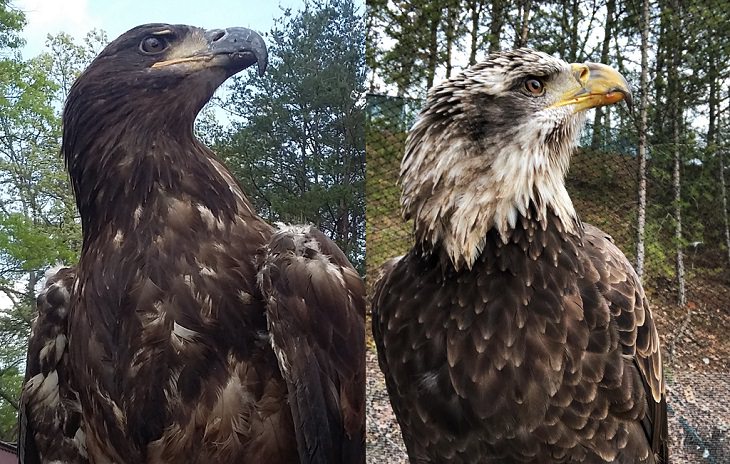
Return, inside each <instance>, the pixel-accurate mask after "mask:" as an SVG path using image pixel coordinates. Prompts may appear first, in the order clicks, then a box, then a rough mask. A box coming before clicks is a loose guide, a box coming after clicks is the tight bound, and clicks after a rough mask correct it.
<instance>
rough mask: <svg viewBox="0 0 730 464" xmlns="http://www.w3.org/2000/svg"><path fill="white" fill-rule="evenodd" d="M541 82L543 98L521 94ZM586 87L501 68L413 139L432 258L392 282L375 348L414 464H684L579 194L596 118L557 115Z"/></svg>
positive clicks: (456, 92) (628, 290) (613, 261)
mask: <svg viewBox="0 0 730 464" xmlns="http://www.w3.org/2000/svg"><path fill="white" fill-rule="evenodd" d="M531 76H538V77H541V78H544V79H545V81H546V82H547V84H546V86H547V89H548V91H547V92H546V94H545V99H544V100H539V99H531V100H530V97H529V96H527V99H526V98H525V97H526V96H525V95H523V94H520V93H519V92H520V88H519V84H520V82H523V80H524V79H525V78H528V77H531ZM571 79H574V77H573V74H572V73H571V72H570V66H569V65H568V64H567V63H564V62H562V61H560V60H557V59H555V58H552V57H548V56H547V55H544V54H539V53H536V52H532V51H529V50H518V51H513V52H506V53H501V54H497V55H493V56H491V57H490V58H489V59H488V61H487V62H486V63H484V64H481V65H477V66H475V67H473V68H472V69H470V70H467V71H465V72H464V73H463V74H462V75H459V76H456V77H454V78H452V79H451V80H449V81H446V82H445V83H443V84H440V85H439V86H437V87H436V88H434V89H432V90H431V92H430V93H429V99H428V102H427V104H426V107H425V109H424V110H423V112H422V115H421V119H420V120H419V121H418V122H417V123H416V124H415V126H414V129H413V130H412V132H411V133H410V134H409V140H408V142H407V149H406V157H405V158H404V162H403V165H402V170H401V183H402V184H403V187H404V194H403V201H404V211H405V214H406V216H407V217H410V218H413V219H414V223H415V224H414V227H415V231H416V242H417V243H416V246H415V247H414V248H413V249H412V250H411V251H410V252H409V253H408V254H406V255H405V256H403V257H401V258H396V259H394V260H391V261H390V262H388V263H386V265H385V266H384V270H383V276H382V277H381V279H380V280H379V281H378V283H377V284H376V288H375V294H374V297H373V332H374V336H375V340H376V343H377V346H378V356H379V362H380V366H381V369H382V370H383V372H384V374H385V377H386V383H387V386H388V392H389V395H390V398H391V403H392V404H393V408H394V411H395V413H396V416H397V417H398V421H399V423H400V425H401V429H402V432H403V437H404V440H405V442H406V446H407V448H408V454H409V457H410V460H411V462H413V463H419V464H424V463H453V464H457V463H463V464H467V463H469V464H479V463H485V464H486V463H501V464H510V463H535V464H537V463H540V464H543V463H575V464H577V463H583V464H605V463H617V464H639V463H644V464H657V463H666V462H668V456H667V441H666V440H667V430H666V404H665V395H664V385H663V379H662V368H661V356H660V351H659V339H658V336H657V332H656V328H655V326H654V322H653V320H652V317H651V312H650V310H649V307H648V303H647V301H646V298H645V295H644V292H643V290H642V288H641V283H640V281H639V279H638V277H637V276H636V274H635V272H634V271H633V268H632V267H631V265H630V263H629V262H628V261H627V260H626V258H625V256H624V255H623V254H622V253H621V251H620V250H619V249H618V248H617V247H616V246H615V245H614V244H613V242H612V241H611V239H610V237H608V236H607V235H606V234H604V233H603V232H601V231H600V230H598V229H597V228H595V227H593V226H591V225H583V224H582V223H581V222H580V220H579V219H578V217H577V215H576V214H575V212H574V210H573V206H572V204H571V203H570V199H569V197H568V196H567V192H566V193H565V194H562V192H563V191H564V190H565V187H564V183H563V177H564V175H565V170H566V169H567V164H568V160H569V157H570V151H571V149H572V146H573V143H574V137H575V136H576V135H577V132H578V129H579V128H580V125H581V123H582V117H581V116H580V114H578V115H576V114H573V113H572V112H569V111H566V110H565V108H566V107H560V108H559V110H555V109H553V108H552V106H553V105H554V104H555V101H556V100H557V99H558V98H559V93H560V92H559V91H560V89H562V88H565V87H566V86H570V85H575V82H572V84H571V83H570V82H571ZM575 79H577V77H575ZM550 83H552V86H551V84H550ZM550 91H552V92H553V93H554V94H553V95H550V94H549V92H550ZM475 102H478V103H479V104H476V103H475ZM567 108H569V107H567ZM518 141H522V142H518ZM454 147H459V149H458V150H456V149H455V148H454ZM510 166H511V167H510ZM454 168H456V169H458V173H454V172H453V171H452V170H453V169H454ZM516 173H517V174H516ZM521 176H522V177H521ZM551 189H553V190H551ZM556 189H557V191H556ZM434 211H436V212H437V213H434ZM465 215H466V217H465ZM463 221H466V223H465V224H464V223H463Z"/></svg>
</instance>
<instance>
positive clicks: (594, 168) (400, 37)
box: [366, 2, 730, 464]
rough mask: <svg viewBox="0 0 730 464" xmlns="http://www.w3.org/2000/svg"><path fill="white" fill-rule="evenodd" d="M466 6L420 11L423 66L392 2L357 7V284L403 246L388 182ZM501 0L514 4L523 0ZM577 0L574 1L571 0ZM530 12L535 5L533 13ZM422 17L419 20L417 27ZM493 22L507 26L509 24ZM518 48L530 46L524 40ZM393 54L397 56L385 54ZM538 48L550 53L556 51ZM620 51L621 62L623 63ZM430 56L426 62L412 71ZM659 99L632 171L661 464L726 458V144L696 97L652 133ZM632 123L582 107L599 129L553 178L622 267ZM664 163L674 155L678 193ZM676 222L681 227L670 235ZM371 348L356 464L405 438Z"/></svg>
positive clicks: (396, 447)
mask: <svg viewBox="0 0 730 464" xmlns="http://www.w3.org/2000/svg"><path fill="white" fill-rule="evenodd" d="M452 3H453V2H452ZM472 3H474V2H461V3H460V2H456V3H453V5H452V6H451V7H449V6H448V5H447V6H442V7H441V8H440V9H437V10H438V11H437V12H436V13H434V12H431V13H430V14H438V21H437V22H436V23H435V26H434V28H435V29H432V30H431V32H432V33H433V35H432V36H431V38H432V39H433V38H434V37H435V39H434V40H435V42H433V43H435V44H436V48H434V50H438V54H437V56H436V57H435V60H436V63H435V64H434V63H429V59H430V58H429V55H428V53H425V52H424V50H425V51H427V48H428V44H429V42H428V39H429V38H428V37H427V38H426V39H424V42H423V44H425V45H419V44H418V43H409V42H408V41H409V40H411V38H410V36H409V35H407V34H397V33H394V32H393V31H394V30H395V31H396V32H397V31H399V30H402V29H404V28H405V26H403V25H398V24H397V23H396V21H397V18H398V14H397V13H398V12H401V10H399V5H400V4H399V3H398V2H391V3H389V4H388V5H386V6H383V5H380V6H378V5H374V6H372V7H371V8H372V10H373V11H372V12H371V13H370V15H371V16H372V17H373V18H374V19H371V23H370V24H369V27H370V29H369V37H368V38H369V42H368V56H369V57H370V59H371V62H370V66H371V72H372V74H371V76H370V78H371V80H370V83H371V88H370V90H371V92H370V94H369V95H368V102H367V103H368V111H367V116H366V117H367V121H366V122H367V139H366V148H367V162H366V169H367V171H366V176H367V181H366V198H367V208H366V242H367V282H368V287H369V288H371V287H372V284H373V280H374V278H375V276H376V274H377V269H378V267H379V266H380V265H381V264H382V263H383V262H384V261H385V260H387V259H389V258H391V257H394V256H398V255H401V254H403V253H405V252H407V250H409V249H410V247H411V246H412V244H413V236H412V230H411V229H412V225H411V224H410V223H406V222H404V221H403V219H402V217H401V210H400V204H399V196H400V188H399V186H398V184H397V179H398V172H399V167H400V160H401V158H402V156H403V153H404V147H405V140H406V136H407V131H408V129H409V128H410V126H411V125H412V123H413V122H414V121H415V119H416V118H417V115H418V111H419V110H420V108H421V106H422V105H423V103H424V97H425V91H426V88H427V84H428V83H429V82H430V81H431V80H432V81H433V82H435V83H437V82H438V81H439V80H440V79H443V78H444V77H445V75H446V74H449V73H450V74H451V75H454V74H455V73H457V72H458V70H459V68H463V67H466V66H467V65H468V61H469V59H468V52H469V47H468V45H469V41H470V37H469V35H468V34H465V35H464V38H463V39H462V41H461V42H459V40H455V39H454V38H453V37H451V38H450V37H449V34H453V33H454V32H453V31H451V32H450V30H449V27H451V26H449V25H448V24H447V23H448V19H449V18H451V17H452V15H453V16H454V17H458V18H463V19H464V21H462V22H461V23H458V24H457V26H458V27H464V28H466V31H467V32H468V28H469V24H468V20H469V19H471V16H470V14H471V13H473V11H474V10H473V9H471V7H470V6H469V5H471V4H472ZM477 3H478V2H477ZM494 3H497V2H494ZM507 3H509V4H511V5H513V7H514V5H516V4H522V3H524V2H516V3H510V2H507ZM558 3H559V2H558ZM577 3H580V4H581V5H584V2H577ZM595 3H596V2H594V4H595ZM598 3H601V2H598ZM606 3H607V2H603V3H601V5H603V8H604V9H603V10H600V11H603V13H600V11H599V13H598V16H599V17H600V15H601V14H603V15H604V16H605V15H606V11H605V7H606ZM619 3H622V2H619ZM639 3H640V2H639ZM416 4H418V2H411V3H410V5H411V8H412V9H413V8H414V5H416ZM485 5H488V3H487V4H485ZM492 5H493V4H492ZM652 5H653V6H652V8H653V10H652V11H653V13H656V14H658V9H659V8H660V7H661V5H659V4H657V5H654V4H652ZM614 6H615V5H614ZM582 7H583V6H581V8H582ZM629 7H630V5H629ZM379 8H380V9H379ZM417 8H418V7H416V10H415V12H414V11H413V10H412V11H411V12H410V13H403V14H410V15H411V20H412V21H416V20H417V19H418V18H420V17H421V16H420V14H421V13H423V12H422V11H420V10H417ZM423 8H424V9H425V8H426V7H423ZM453 8H458V10H457V11H454V10H453ZM386 10H387V11H386ZM654 10H657V11H654ZM434 11H436V10H434ZM541 11H542V13H545V9H543V10H541ZM378 12H379V14H378ZM512 12H513V13H514V10H512ZM530 14H532V15H533V16H530V17H531V18H533V19H532V20H531V21H533V22H529V21H528V23H529V24H528V26H530V27H532V26H533V25H535V24H539V22H540V21H542V20H545V21H547V20H548V19H549V18H548V19H546V18H547V16H545V17H543V16H540V14H539V12H538V13H535V12H533V13H530ZM509 18H514V15H513V16H509ZM426 19H428V18H426ZM604 20H605V17H604ZM423 21H425V22H424V23H423V24H425V25H428V24H431V23H429V22H428V21H426V20H423ZM657 21H658V19H657ZM480 24H482V23H480ZM581 24H583V23H581ZM489 25H490V21H489V18H487V19H486V20H485V22H484V23H483V24H482V26H481V27H482V29H485V28H486V29H488V28H489ZM424 27H425V26H424ZM504 27H505V28H506V30H508V31H509V30H511V31H512V33H513V34H514V31H515V30H516V29H514V28H512V29H510V27H508V26H504ZM580 27H583V26H580ZM482 29H480V30H482ZM517 30H519V28H518V29H517ZM542 32H543V33H544V31H542ZM508 35H509V34H508ZM536 35H539V34H537V33H536ZM601 35H602V34H598V36H601ZM512 38H513V37H509V36H508V37H507V38H506V39H505V37H504V36H503V37H502V41H501V42H500V43H501V44H502V45H504V43H507V44H508V45H509V42H510V40H512ZM413 40H414V42H415V41H416V40H418V39H417V38H413ZM450 40H451V42H452V43H451V45H449V41H450ZM621 42H622V41H621V39H620V38H619V39H616V43H621ZM527 44H528V45H529V46H531V47H532V48H540V47H538V44H537V43H533V42H531V41H529V40H528V41H527ZM599 45H600V44H599ZM419 47H421V48H419ZM423 47H426V48H423ZM445 47H451V48H450V49H448V50H450V53H451V55H450V56H449V55H447V54H446V51H445V50H447V48H445ZM486 48H487V46H486V44H485V43H484V42H483V43H482V47H481V48H479V50H478V53H477V55H478V56H479V57H482V58H483V57H484V56H485V49H486ZM502 48H510V47H502ZM394 50H395V51H397V53H398V55H397V56H398V57H400V58H399V59H393V56H394V55H393V53H394ZM550 52H552V53H554V54H556V55H559V56H562V55H561V54H560V53H559V51H555V50H550ZM594 52H595V49H594ZM623 53H624V55H623V60H625V62H623V63H622V62H620V61H621V59H622V58H621V57H618V58H617V57H616V56H615V55H612V57H613V60H611V61H614V62H613V63H609V64H612V65H614V66H618V67H619V68H620V69H621V71H622V73H624V74H625V75H626V76H627V77H628V79H629V81H630V82H631V83H632V85H633V84H638V82H639V78H638V75H639V69H640V68H638V67H637V65H636V63H637V62H640V61H639V60H638V59H637V57H636V56H635V55H632V53H635V51H634V52H631V51H630V50H629V51H626V50H625V51H624V52H623ZM658 53H659V52H656V51H654V52H653V54H652V55H651V56H654V58H655V59H656V57H657V56H658ZM595 55H596V53H588V52H586V53H584V54H582V55H581V54H578V56H577V57H578V58H579V59H580V60H581V61H582V60H587V59H591V60H592V61H600V60H599V59H597V58H596V56H595ZM389 57H390V58H389ZM408 57H411V58H412V60H411V61H412V64H413V66H412V67H410V68H408V67H407V66H406V65H407V64H408V63H407V62H406V61H407V60H406V58H408ZM389 59H390V61H388V60H389ZM448 60H450V61H448ZM616 60H618V61H619V63H618V64H617V63H616ZM630 60H632V61H633V63H634V65H633V66H631V65H630V63H627V62H628V61H630ZM477 61H478V60H477ZM571 61H573V60H571ZM431 65H433V67H432V68H431V69H432V71H429V69H426V68H428V67H429V66H431ZM394 70H397V71H398V72H394ZM429 73H431V74H429ZM655 78H658V76H655ZM652 92H654V90H652ZM661 98H665V97H661V96H657V95H656V94H655V93H653V94H652V96H651V97H650V98H649V101H650V105H654V106H653V108H652V109H650V130H651V127H654V133H653V134H650V139H649V140H650V143H649V145H648V148H647V160H646V171H645V172H646V227H645V230H644V234H643V241H644V248H645V258H644V269H643V283H644V287H645V290H646V292H647V294H648V298H649V301H650V305H651V308H652V311H653V314H654V317H655V320H656V322H657V328H658V331H659V333H660V338H661V341H662V348H663V354H664V369H665V377H666V383H667V389H668V405H669V407H668V413H669V427H670V429H669V433H670V455H671V462H673V463H675V462H676V463H718V464H719V463H730V443H728V440H729V432H728V430H729V429H730V406H728V404H729V403H730V373H729V371H730V340H728V333H729V332H728V331H729V330H730V270H729V264H730V254H729V250H728V248H727V246H728V245H727V244H728V242H727V236H726V233H727V227H728V226H727V204H726V200H725V198H726V192H725V181H726V177H727V175H728V172H727V171H724V169H725V165H727V164H728V161H726V160H725V159H723V157H724V156H725V155H726V154H727V153H729V152H730V145H728V144H726V143H725V142H726V140H725V138H724V136H725V135H726V132H723V128H722V127H720V129H717V128H715V129H714V130H715V131H716V132H717V134H718V135H717V136H716V138H715V143H713V144H710V143H707V131H708V127H707V124H708V116H707V115H706V114H702V111H703V110H705V111H706V110H707V107H706V106H703V107H701V108H698V107H692V108H690V107H687V108H686V109H685V110H684V111H683V113H682V115H683V116H682V121H681V124H680V126H681V131H682V133H681V136H680V137H677V138H675V139H671V138H669V137H667V136H664V135H662V134H663V133H661V129H657V128H661V125H662V124H664V125H665V126H667V127H668V125H669V124H670V123H671V121H668V120H667V115H666V108H664V107H662V106H661V104H660V103H658V102H660V100H661ZM637 100H638V98H637ZM637 119H638V118H637V114H636V113H630V112H629V111H627V110H626V109H625V108H619V107H611V108H610V109H608V110H607V111H604V113H603V116H602V119H600V120H597V119H596V118H595V116H594V114H593V112H591V113H590V114H589V116H588V120H589V121H590V122H594V123H595V122H598V123H599V125H596V126H595V127H596V129H595V130H594V125H593V124H591V123H589V124H588V125H587V126H586V128H585V130H584V131H583V133H582V135H581V140H580V146H579V148H578V150H577V151H576V153H575V155H574V156H573V158H572V160H571V167H570V172H569V174H568V177H567V186H568V191H569V193H570V195H571V198H572V200H573V203H574V205H575V207H576V210H577V211H578V213H579V215H580V217H581V219H582V220H583V221H584V222H587V223H591V224H594V225H595V226H597V227H599V228H600V229H602V230H603V231H605V232H607V233H608V234H610V235H611V236H612V237H613V239H614V241H615V242H616V244H617V245H618V246H619V248H620V249H621V250H622V251H623V252H624V253H625V254H626V256H627V258H628V259H629V260H630V261H631V262H632V263H634V264H635V263H636V262H637V244H638V242H639V233H638V214H639V208H638V205H639V200H638V198H639V187H640V177H639V156H638V150H637V146H638V138H637V137H638V136H637V124H638V122H637ZM662 121H663V122H662ZM721 122H722V119H720V121H719V122H718V121H714V122H713V124H715V125H720V126H721V124H720V123H721ZM651 124H654V126H651ZM667 133H668V132H667ZM676 162H678V163H679V165H678V168H679V169H678V172H679V187H680V193H679V195H677V178H676V169H675V163H676ZM678 213H680V214H679V215H678ZM680 226H681V234H678V232H677V229H678V227H680ZM678 259H679V260H681V261H680V263H681V264H678ZM371 348H372V349H371V352H370V353H369V357H368V362H369V369H370V370H369V372H368V377H369V380H368V384H369V385H368V388H369V392H368V414H369V416H368V421H369V422H368V432H369V436H368V461H369V462H372V463H376V462H377V463H381V462H387V463H400V462H404V463H405V462H407V459H406V456H405V448H404V447H403V444H402V439H401V437H400V432H399V428H398V426H397V423H396V421H395V417H394V416H393V414H392V412H391V411H390V409H389V404H388V400H387V392H386V391H385V387H384V384H383V380H382V376H381V375H380V372H379V369H378V367H377V361H376V355H375V349H374V347H373V345H372V344H371Z"/></svg>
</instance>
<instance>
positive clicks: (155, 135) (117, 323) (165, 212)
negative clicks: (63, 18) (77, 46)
mask: <svg viewBox="0 0 730 464" xmlns="http://www.w3.org/2000/svg"><path fill="white" fill-rule="evenodd" d="M234 34H236V35H234ZM151 36H153V37H162V38H166V40H168V41H169V50H167V52H165V53H161V54H150V53H141V52H140V50H141V47H142V45H140V43H143V41H144V40H147V39H146V38H149V37H151ZM227 36H233V38H232V39H231V40H230V41H229V44H232V45H231V46H232V47H233V50H229V49H225V50H224V52H221V53H222V54H220V53H219V52H215V53H214V54H213V55H212V56H211V55H206V53H207V52H206V50H214V51H215V50H217V49H216V47H222V46H224V45H225V41H226V40H227V39H226V37H227ZM221 44H223V45H221ZM216 53H218V54H216ZM265 54H266V50H265V47H264V45H263V40H262V39H261V38H260V37H259V36H258V35H256V34H255V33H254V32H252V31H249V30H245V29H235V30H230V29H229V30H226V31H223V30H217V31H203V30H202V29H198V28H192V27H189V26H179V25H166V24H151V25H145V26H140V27H138V28H135V29H132V30H130V31H129V32H127V33H125V34H123V35H122V36H121V37H119V38H118V39H116V40H115V41H114V42H112V43H111V44H110V45H109V46H108V47H107V48H106V49H105V50H104V51H103V52H102V53H101V54H100V56H99V57H97V58H96V59H95V60H94V62H93V63H92V64H91V65H90V66H89V68H88V69H87V70H86V71H85V72H84V73H83V74H82V75H81V76H80V77H79V79H78V80H77V82H76V83H75V84H74V86H73V88H72V90H71V92H70V95H69V98H68V101H67V104H66V108H65V111H64V134H63V135H64V140H63V153H64V156H65V158H66V162H67V166H68V170H69V174H70V177H71V181H72V184H73V186H74V193H75V196H76V200H77V205H78V208H79V212H80V215H81V221H82V226H83V248H82V252H81V257H80V260H79V264H78V265H77V266H75V268H72V269H64V270H62V271H61V272H60V273H59V274H56V276H54V277H51V279H50V281H49V282H50V283H49V284H47V286H46V290H45V291H44V293H43V294H42V295H41V297H39V304H38V311H39V314H38V319H37V320H36V322H35V324H34V331H33V336H32V338H31V341H30V349H29V353H28V370H27V373H26V374H27V376H28V382H27V383H26V385H25V387H24V390H23V397H22V401H21V403H22V411H21V412H22V414H21V416H22V418H21V419H22V421H21V442H20V444H19V445H20V449H21V452H22V453H23V456H24V457H23V459H24V461H23V462H26V463H35V462H51V461H53V462H56V461H58V462H64V463H85V462H95V463H130V464H131V463H134V464H139V463H150V464H152V463H172V462H175V463H177V462H185V463H210V462H221V463H224V462H266V463H272V464H277V463H280V464H285V463H287V464H288V463H296V462H311V463H322V464H323V463H331V462H339V463H351V462H364V391H363V390H362V388H360V386H361V385H362V384H363V382H362V377H363V375H364V300H363V293H364V290H363V287H362V282H361V281H360V278H359V276H358V275H357V273H356V272H355V271H354V269H353V268H352V266H351V265H350V264H349V262H348V261H347V259H346V258H345V256H344V254H343V253H342V252H341V251H340V250H338V249H337V247H336V245H335V244H334V243H332V242H331V241H330V240H329V239H328V238H326V237H325V236H324V235H323V234H322V233H320V232H319V231H317V230H316V229H314V228H313V227H309V226H306V227H297V228H287V227H280V228H278V229H277V228H274V227H272V226H270V225H269V224H267V223H266V222H265V221H263V220H262V219H261V218H260V217H258V216H257V215H256V213H255V212H254V211H253V208H252V205H251V203H250V202H249V201H248V199H247V198H246V196H245V195H244V193H243V191H242V190H241V188H240V187H239V185H238V184H237V183H236V181H235V180H234V179H233V177H232V175H231V174H230V173H229V171H228V170H227V169H226V168H225V167H224V166H223V164H222V163H221V162H220V161H219V160H218V159H217V158H216V157H215V156H214V155H213V153H212V152H211V151H210V150H209V149H208V148H207V147H205V146H204V145H202V144H201V143H200V142H199V141H198V140H197V139H196V138H195V137H194V135H193V130H192V126H193V121H194V119H195V117H196V115H197V113H198V111H199V110H200V109H201V108H202V106H203V105H204V104H205V103H206V102H207V101H208V99H209V98H210V97H211V96H212V93H213V91H214V90H215V88H216V87H217V86H218V85H220V84H221V83H222V82H223V81H224V80H225V79H226V78H227V77H229V76H230V75H232V74H235V73H236V72H238V71H240V70H242V69H244V68H245V67H248V66H250V65H252V64H254V63H256V62H258V64H259V68H260V69H261V70H263V68H264V67H265V62H266V55H265ZM200 56H202V57H203V58H202V59H197V58H196V57H200ZM191 57H192V58H191ZM196 60H197V61H196ZM287 244H292V245H291V246H288V245H287ZM292 264H296V265H292ZM313 280H316V285H311V283H312V281H313ZM59 286H61V287H59ZM57 287H59V288H57ZM56 294H62V295H63V296H65V298H62V299H59V298H55V297H54V295H56ZM322 295H325V296H326V297H327V298H323V297H322ZM52 297H53V298H52ZM291 301H293V302H296V305H294V304H290V302H291ZM323 302H325V303H326V304H322V303H323ZM57 313H58V314H64V318H65V319H64V318H59V317H57V316H56V314H57ZM313 328H316V329H317V330H313ZM56 334H61V335H63V336H64V337H65V338H67V340H68V343H67V344H66V345H65V346H59V345H57V344H56V342H55V338H53V337H56V338H57V335H56ZM290 339H293V340H294V339H295V340H296V341H297V345H296V348H297V349H296V350H291V347H290V346H289V345H287V344H286V342H287V341H288V340H290ZM51 346H53V347H54V349H55V347H57V346H58V347H59V349H55V351H54V352H53V353H54V358H53V359H54V362H53V363H51V364H50V365H48V364H49V363H48V362H46V361H44V359H45V358H47V357H48V356H47V354H48V349H49V348H48V347H51ZM282 353H284V354H285V355H286V364H285V365H283V364H280V361H282V359H281V356H279V358H277V355H280V354H282ZM39 360H40V362H39ZM313 360H315V361H316V362H314V361H313ZM55 372H57V373H58V375H57V378H58V379H59V381H58V382H55V380H54V379H55V377H54V376H55V375H56V374H54V373H55ZM290 372H296V374H295V375H289V373H290ZM303 373H306V374H307V375H306V376H305V375H303ZM37 384H42V385H46V386H47V387H48V389H47V390H48V391H49V392H50V394H49V395H45V396H44V394H43V392H40V391H39V390H38V389H37V388H34V386H35V385H37ZM302 403H305V404H309V405H310V407H311V409H310V410H305V411H302V409H301V408H295V407H294V406H295V405H296V404H302ZM59 405H65V410H62V411H61V412H63V414H61V413H60V412H57V413H54V412H53V410H54V408H58V407H59ZM314 412H316V414H315V413H314ZM54 414H55V415H54ZM59 417H60V418H59ZM56 418H58V419H56ZM74 437H76V438H78V439H77V440H76V441H72V440H73V438H74ZM79 437H80V438H79Z"/></svg>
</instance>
